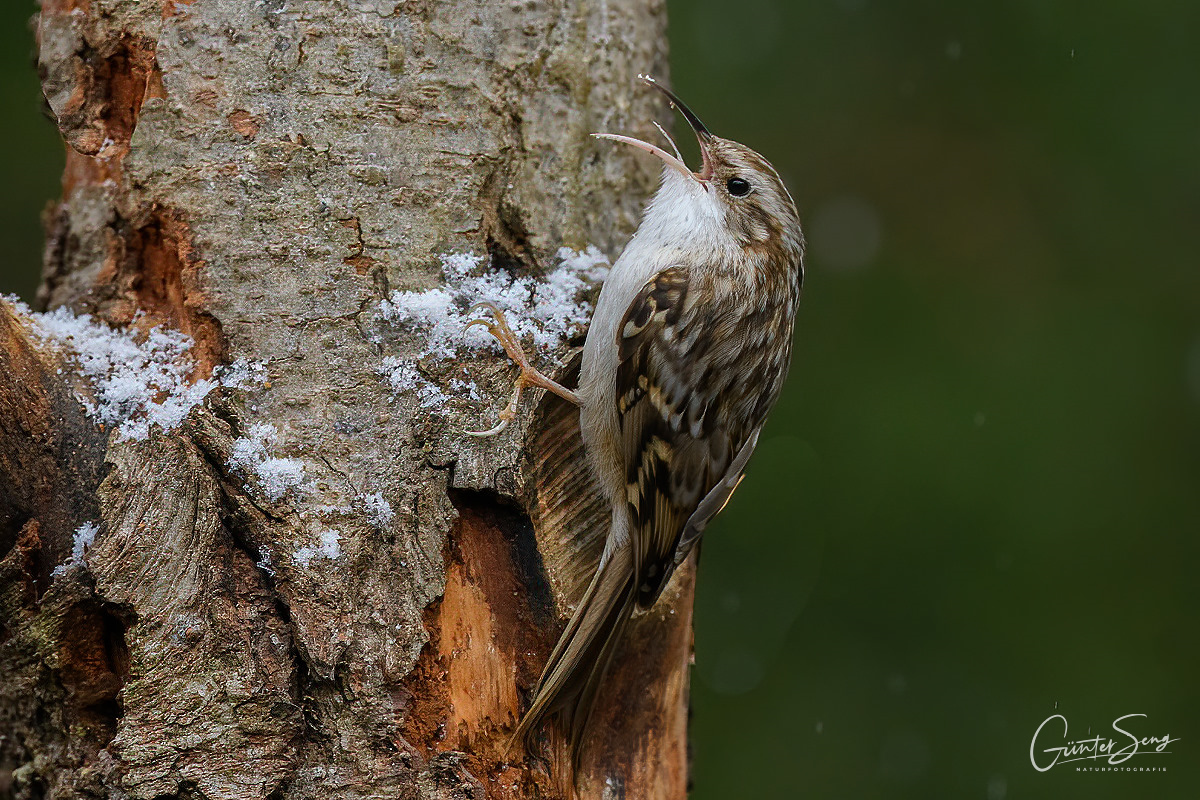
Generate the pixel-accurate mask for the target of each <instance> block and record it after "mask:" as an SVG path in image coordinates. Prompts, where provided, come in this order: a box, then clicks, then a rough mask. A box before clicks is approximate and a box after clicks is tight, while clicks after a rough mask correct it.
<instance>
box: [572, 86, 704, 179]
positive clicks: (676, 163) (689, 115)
mask: <svg viewBox="0 0 1200 800" xmlns="http://www.w3.org/2000/svg"><path fill="white" fill-rule="evenodd" d="M638 79H639V80H641V81H642V82H643V83H645V84H647V85H649V86H652V87H654V88H655V89H657V90H658V91H660V92H662V93H663V95H665V96H666V98H667V101H668V102H670V104H671V105H672V106H673V107H675V108H677V109H679V113H680V114H683V118H684V119H686V120H687V123H688V125H689V126H691V129H692V132H693V133H694V134H696V141H697V142H698V143H699V145H700V157H701V159H703V160H702V162H701V165H700V171H699V172H693V171H692V170H691V169H689V168H688V165H687V164H685V163H683V160H682V159H680V158H678V157H677V156H673V155H671V154H670V153H668V152H667V151H666V150H663V149H662V148H661V147H658V146H656V145H652V144H650V143H649V142H643V141H642V140H641V139H634V138H633V137H632V136H621V135H620V134H617V133H593V134H592V136H595V137H596V138H597V139H609V140H611V141H614V142H623V143H625V144H628V145H632V146H634V147H636V148H638V149H639V150H645V151H646V152H647V153H650V154H651V155H653V156H656V157H658V158H660V159H662V161H663V163H664V164H666V165H667V166H668V167H671V168H672V169H677V170H679V171H680V172H682V173H683V174H684V175H687V176H688V177H690V178H694V179H696V180H698V181H706V180H708V179H709V178H711V177H712V172H713V167H712V156H711V155H709V151H708V144H709V142H710V141H712V138H713V135H712V134H711V133H709V131H708V128H707V127H705V125H704V123H703V122H701V121H700V118H699V117H697V116H696V115H695V113H693V112H692V110H691V109H690V108H688V107H687V105H686V104H685V103H684V102H683V101H682V100H680V99H679V97H678V96H676V94H675V93H674V92H672V91H671V90H670V89H668V88H666V87H665V86H663V85H662V84H661V83H659V82H658V81H656V80H654V78H652V77H650V76H649V75H638ZM671 144H672V145H673V144H674V142H672V143H671Z"/></svg>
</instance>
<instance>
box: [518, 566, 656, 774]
mask: <svg viewBox="0 0 1200 800" xmlns="http://www.w3.org/2000/svg"><path fill="white" fill-rule="evenodd" d="M632 562H633V557H632V555H631V553H630V548H628V547H624V548H618V549H617V551H616V552H614V553H612V554H611V555H610V557H609V558H608V560H607V561H605V562H604V563H603V564H602V565H601V566H600V568H599V569H597V570H596V574H595V575H594V576H593V577H592V582H591V584H589V585H588V588H587V591H586V592H585V593H584V595H583V599H582V600H581V601H580V602H579V606H578V607H577V608H576V609H575V613H574V614H573V615H572V617H571V621H570V622H568V623H567V627H566V630H564V631H563V634H562V636H561V637H559V640H558V644H556V645H555V646H554V652H553V653H551V654H550V659H549V660H548V661H547V662H546V667H545V669H544V670H543V671H542V677H541V679H540V680H539V681H538V686H537V691H536V692H535V694H534V698H533V702H532V703H531V704H530V706H529V710H528V711H527V712H526V713H525V716H524V717H523V718H522V719H521V722H520V724H519V725H517V729H516V731H515V732H514V733H513V735H512V738H511V739H510V740H509V746H510V748H511V747H512V746H513V745H515V744H516V743H517V742H528V740H529V739H530V738H531V736H532V734H533V732H534V731H535V730H536V729H537V728H538V725H539V724H540V723H541V722H542V721H543V720H544V719H545V718H546V717H547V716H548V715H549V714H552V713H554V712H559V713H560V716H561V719H562V723H563V725H562V731H563V733H564V734H566V735H567V736H568V738H569V741H570V747H571V766H572V768H573V771H574V772H576V773H577V772H578V766H579V756H580V753H581V752H582V745H583V734H584V731H585V730H586V729H587V723H588V718H589V717H590V716H591V713H592V708H593V707H594V706H595V703H596V697H597V695H598V694H599V691H600V686H601V684H602V683H603V681H604V674H605V672H606V671H607V670H608V666H609V664H610V663H611V662H612V657H613V654H614V653H615V652H616V649H617V645H618V643H619V642H620V641H621V638H622V633H623V632H624V630H625V626H626V624H627V623H628V622H629V618H630V616H631V614H632V613H633V604H634V599H635V596H636V593H635V592H634V591H633V588H634V587H633V563H632Z"/></svg>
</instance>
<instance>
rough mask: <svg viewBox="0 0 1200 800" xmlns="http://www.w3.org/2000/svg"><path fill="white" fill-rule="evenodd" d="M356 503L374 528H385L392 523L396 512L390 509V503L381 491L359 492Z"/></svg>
mask: <svg viewBox="0 0 1200 800" xmlns="http://www.w3.org/2000/svg"><path fill="white" fill-rule="evenodd" d="M358 503H359V507H360V508H361V509H362V512H363V514H364V515H365V516H366V518H367V521H368V522H370V523H371V526H372V527H373V528H375V529H376V530H381V531H382V530H387V528H388V527H389V526H390V525H391V524H392V520H393V519H395V518H396V512H395V511H393V510H392V506H391V504H390V503H389V502H388V501H387V499H386V498H385V497H384V496H383V494H382V493H381V492H375V493H374V494H360V495H359V496H358Z"/></svg>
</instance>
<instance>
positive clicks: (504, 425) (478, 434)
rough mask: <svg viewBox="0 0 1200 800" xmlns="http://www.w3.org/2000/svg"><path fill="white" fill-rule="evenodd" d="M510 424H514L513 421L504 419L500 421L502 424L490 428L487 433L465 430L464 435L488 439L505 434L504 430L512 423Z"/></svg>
mask: <svg viewBox="0 0 1200 800" xmlns="http://www.w3.org/2000/svg"><path fill="white" fill-rule="evenodd" d="M510 422H512V420H511V419H507V418H504V419H501V420H500V422H499V423H498V424H497V425H496V427H494V428H488V429H487V430H486V431H468V430H464V431H463V433H465V434H466V435H467V436H476V437H478V438H480V439H486V438H487V437H489V436H495V435H496V434H498V433H503V432H504V429H505V428H507V427H508V423H510Z"/></svg>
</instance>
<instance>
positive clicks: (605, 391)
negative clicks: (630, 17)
mask: <svg viewBox="0 0 1200 800" xmlns="http://www.w3.org/2000/svg"><path fill="white" fill-rule="evenodd" d="M642 80H644V81H645V82H646V83H648V84H649V85H650V86H653V87H654V88H655V89H657V90H658V91H660V92H662V93H663V94H664V95H666V97H667V99H668V100H669V101H670V102H671V104H672V105H674V106H675V107H676V108H678V109H679V111H680V112H681V113H682V114H683V116H684V117H685V118H686V119H687V122H688V124H689V125H690V126H691V128H692V130H693V131H694V132H695V134H696V138H697V139H698V140H699V143H700V153H701V158H702V163H701V166H700V170H699V171H698V172H693V171H692V170H690V169H689V168H688V167H687V165H686V164H684V162H683V160H682V158H681V157H680V156H679V151H678V148H674V149H675V155H671V154H670V153H667V152H666V151H664V150H662V149H661V148H659V147H656V146H655V145H652V144H649V143H647V142H643V141H640V140H638V139H632V138H629V137H627V136H618V135H615V134H607V133H597V134H593V135H594V136H597V137H600V138H604V139H611V140H614V141H618V142H624V143H626V144H629V145H632V146H634V147H637V148H640V149H642V150H645V151H646V152H648V153H652V154H653V155H655V156H657V157H658V158H659V159H661V160H662V162H663V164H664V167H663V174H662V185H661V186H660V188H659V190H658V192H657V193H656V194H655V195H654V198H653V199H652V200H651V201H650V204H649V206H648V207H647V208H646V212H645V215H644V216H643V218H642V222H641V225H640V226H639V227H638V229H637V232H636V233H635V234H634V235H633V238H632V239H630V240H629V244H628V245H627V246H626V248H625V251H624V252H623V253H622V254H621V257H620V258H619V259H617V262H616V263H615V264H614V265H613V267H612V270H611V272H610V273H609V275H608V278H607V280H605V282H604V287H603V289H602V290H601V292H600V299H599V301H598V302H597V304H596V311H595V314H594V315H593V316H592V321H591V325H590V327H589V329H588V333H587V340H586V342H585V344H584V348H583V365H582V368H581V370H580V377H579V388H578V390H577V391H575V392H572V391H571V390H569V389H567V388H565V387H563V386H561V385H560V384H558V383H556V382H555V381H553V380H551V379H550V378H548V377H546V376H545V375H544V374H542V373H541V372H539V371H538V370H536V369H535V368H534V367H533V366H531V365H530V363H529V361H528V360H527V358H526V357H525V354H524V353H523V352H522V350H521V345H520V342H519V341H518V340H517V337H516V336H515V335H514V334H513V333H512V331H511V329H510V328H509V327H508V325H507V324H506V323H505V321H504V317H503V315H502V314H501V313H500V312H499V310H498V309H497V308H495V307H494V306H490V305H488V304H481V305H482V306H483V307H486V308H488V310H489V311H490V312H491V313H492V315H493V316H494V318H493V319H477V320H473V321H472V322H471V323H470V324H482V325H486V326H487V327H488V329H489V330H491V332H492V333H493V335H495V336H496V338H497V339H499V340H500V342H501V343H502V344H503V345H504V348H505V350H506V351H507V352H508V354H509V356H510V357H512V358H513V360H514V361H516V363H517V364H518V366H519V367H520V368H521V374H520V376H519V377H518V378H517V387H516V391H515V392H514V395H513V398H512V400H511V401H510V403H509V404H508V407H507V408H506V409H505V410H504V411H503V412H501V421H500V424H499V425H498V426H497V427H496V428H493V429H492V430H490V431H484V432H482V433H480V434H479V435H490V434H493V433H497V432H499V431H500V430H502V429H503V428H504V427H505V426H506V425H507V424H508V422H509V420H511V419H512V418H513V417H514V416H515V413H516V408H517V403H518V400H519V397H520V391H521V388H522V387H523V386H527V385H528V386H539V387H541V388H543V389H547V390H549V391H552V392H554V393H556V394H558V395H560V396H561V397H563V398H565V399H566V400H568V401H570V402H572V403H575V404H577V405H578V406H579V414H580V428H581V431H582V433H583V441H584V444H585V447H586V450H587V453H588V458H589V460H590V462H591V467H592V469H593V470H594V472H595V474H596V476H597V477H598V479H599V481H598V482H599V485H600V486H601V487H602V489H603V491H604V492H605V493H606V494H607V497H608V500H609V503H610V505H611V507H612V523H611V528H610V529H609V532H608V536H607V539H606V542H605V548H604V553H603V555H602V556H601V559H600V564H599V566H598V567H597V569H596V574H595V576H594V577H593V578H592V581H591V584H590V585H589V586H588V588H587V591H586V593H585V594H584V596H583V599H582V600H581V601H580V603H579V606H578V607H577V608H576V610H575V613H574V614H573V615H572V617H571V620H570V622H569V623H568V624H567V627H566V630H565V631H563V634H562V636H561V637H560V638H559V640H558V644H557V645H556V646H555V648H554V652H553V653H552V654H551V655H550V660H549V661H548V662H547V663H546V667H545V670H544V671H543V673H542V677H541V679H540V680H539V682H538V686H537V691H536V693H535V695H534V698H533V702H532V703H531V705H530V707H529V710H528V711H527V712H526V713H525V716H524V717H523V718H522V719H521V722H520V724H519V725H518V727H517V730H516V732H515V733H514V735H513V738H514V740H516V739H520V738H528V736H529V735H530V733H531V732H532V731H533V730H534V729H535V728H536V727H537V726H538V725H539V723H540V722H541V721H542V720H543V719H544V718H546V717H547V716H548V715H550V714H552V713H558V714H559V715H560V718H561V721H562V727H563V731H564V733H565V734H566V735H567V736H568V738H569V741H570V743H571V753H572V763H573V765H574V766H577V765H578V759H579V754H580V751H581V747H582V744H583V738H584V733H585V731H586V729H587V723H588V717H589V715H590V713H591V711H592V707H593V705H594V704H595V701H596V697H597V695H598V693H599V692H600V690H601V685H602V683H603V681H604V675H605V672H606V670H607V669H608V666H609V663H610V662H611V660H612V657H613V654H614V652H615V651H616V649H617V645H618V643H619V642H620V641H621V638H622V633H623V631H624V629H625V626H626V624H627V623H628V621H629V619H630V617H631V615H632V614H633V613H634V611H635V609H648V608H650V607H651V606H652V605H654V603H655V601H656V600H657V599H658V596H659V595H660V594H661V593H662V591H663V588H664V587H665V586H666V583H667V580H668V579H669V578H670V576H671V574H672V573H673V572H674V571H675V568H676V567H677V566H678V565H679V564H680V563H682V562H683V560H684V559H685V558H687V556H688V554H689V553H690V552H691V550H692V548H693V547H694V546H695V544H696V542H697V541H698V540H699V538H700V535H701V534H702V533H703V532H704V528H705V526H706V525H708V523H709V521H710V520H712V518H713V517H714V516H715V515H716V514H717V512H719V511H720V510H721V508H722V507H723V506H724V505H725V503H726V501H728V500H729V497H730V495H732V494H733V491H734V489H735V488H736V487H737V485H738V483H739V482H740V481H741V479H742V472H743V470H744V469H745V467H746V462H747V461H748V460H749V459H750V454H751V453H752V452H753V451H754V446H755V444H756V443H757V442H758V435H759V431H761V430H762V426H763V423H764V422H765V421H766V418H767V413H768V412H769V411H770V410H771V407H772V406H774V405H775V400H776V399H777V398H778V397H779V391H780V389H781V388H782V387H783V382H784V378H785V377H786V375H787V371H788V365H789V363H790V361H791V351H792V323H793V320H794V318H795V313H796V306H797V304H798V303H799V301H800V286H801V283H802V281H803V265H802V259H803V255H804V238H803V235H802V234H801V232H800V220H799V217H798V215H797V212H796V205H795V203H794V202H793V201H792V197H791V195H790V194H789V193H788V190H787V188H786V187H785V186H784V185H783V181H782V180H781V179H780V177H779V174H778V173H777V172H776V171H775V169H774V168H773V167H772V166H771V165H770V163H768V162H767V160H766V159H764V158H763V157H762V156H760V155H759V154H758V153H756V152H754V151H753V150H751V149H750V148H748V147H746V146H745V145H742V144H738V143H737V142H733V141H730V140H728V139H722V138H720V137H718V136H714V135H713V134H711V133H710V132H709V131H708V129H707V128H706V127H705V126H704V124H703V123H701V122H700V120H699V118H697V117H696V115H695V114H693V113H692V112H691V110H689V109H688V108H687V106H685V105H684V104H683V103H682V102H680V100H679V99H678V98H677V97H676V96H675V95H674V94H673V93H672V92H670V91H668V90H667V89H665V88H664V87H662V86H661V85H659V84H658V83H657V82H655V81H654V80H653V79H652V78H649V77H646V76H642ZM668 138H669V137H668ZM671 144H672V146H673V147H674V142H671Z"/></svg>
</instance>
